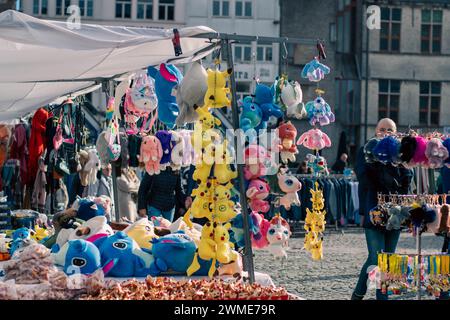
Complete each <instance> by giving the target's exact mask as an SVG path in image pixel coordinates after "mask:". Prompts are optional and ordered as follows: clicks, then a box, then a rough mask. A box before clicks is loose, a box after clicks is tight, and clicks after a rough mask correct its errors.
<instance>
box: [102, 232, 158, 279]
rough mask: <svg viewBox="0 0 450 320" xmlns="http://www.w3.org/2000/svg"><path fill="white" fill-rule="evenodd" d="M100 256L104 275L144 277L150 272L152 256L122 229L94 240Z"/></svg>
mask: <svg viewBox="0 0 450 320" xmlns="http://www.w3.org/2000/svg"><path fill="white" fill-rule="evenodd" d="M94 244H95V245H96V246H97V247H98V249H99V251H100V256H101V264H102V265H103V266H104V267H103V272H104V273H105V276H106V275H108V276H112V277H122V278H126V277H146V276H147V275H149V274H150V266H151V265H152V263H153V262H154V259H153V256H152V255H151V254H150V253H149V252H147V251H146V250H145V249H141V248H139V245H138V244H137V243H136V241H134V240H133V239H132V238H130V237H129V236H127V234H126V233H125V232H123V231H119V232H117V233H116V234H114V235H112V236H110V237H103V238H100V239H98V240H96V241H95V242H94Z"/></svg>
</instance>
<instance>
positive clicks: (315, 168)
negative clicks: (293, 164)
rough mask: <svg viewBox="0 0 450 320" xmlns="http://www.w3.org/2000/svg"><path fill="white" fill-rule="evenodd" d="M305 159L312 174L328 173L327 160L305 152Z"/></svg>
mask: <svg viewBox="0 0 450 320" xmlns="http://www.w3.org/2000/svg"><path fill="white" fill-rule="evenodd" d="M306 160H307V161H308V163H307V166H308V167H309V168H311V170H312V172H313V173H314V175H318V174H321V173H323V174H325V175H329V174H330V172H329V171H328V165H327V160H326V159H325V158H324V157H322V156H319V155H317V156H315V155H313V154H310V153H309V154H307V155H306Z"/></svg>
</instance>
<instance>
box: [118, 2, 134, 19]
mask: <svg viewBox="0 0 450 320" xmlns="http://www.w3.org/2000/svg"><path fill="white" fill-rule="evenodd" d="M116 18H122V19H131V0H116Z"/></svg>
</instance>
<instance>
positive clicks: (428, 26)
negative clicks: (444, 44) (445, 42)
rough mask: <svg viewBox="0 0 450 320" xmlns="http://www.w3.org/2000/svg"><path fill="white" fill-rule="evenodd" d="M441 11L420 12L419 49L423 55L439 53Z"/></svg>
mask: <svg viewBox="0 0 450 320" xmlns="http://www.w3.org/2000/svg"><path fill="white" fill-rule="evenodd" d="M441 38H442V10H428V9H427V10H425V9H424V10H422V31H421V48H422V52H423V53H440V52H441Z"/></svg>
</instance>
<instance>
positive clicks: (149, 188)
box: [138, 167, 192, 222]
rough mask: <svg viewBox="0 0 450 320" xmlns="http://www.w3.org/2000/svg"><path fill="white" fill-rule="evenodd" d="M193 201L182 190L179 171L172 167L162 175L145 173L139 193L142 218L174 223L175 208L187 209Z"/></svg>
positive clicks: (139, 211)
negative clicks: (159, 218)
mask: <svg viewBox="0 0 450 320" xmlns="http://www.w3.org/2000/svg"><path fill="white" fill-rule="evenodd" d="M191 202H192V199H190V197H186V196H185V195H184V193H183V191H182V188H181V177H180V172H179V171H174V170H172V169H171V168H170V167H168V168H167V169H166V170H164V171H161V173H160V174H156V175H149V174H148V173H145V175H144V177H143V179H142V181H141V184H140V186H139V191H138V214H139V216H140V217H148V218H151V217H160V216H162V217H163V218H165V219H167V220H169V221H170V222H173V218H174V215H175V207H176V205H177V204H178V206H179V207H180V208H186V207H188V206H189V205H190V203H191Z"/></svg>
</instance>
